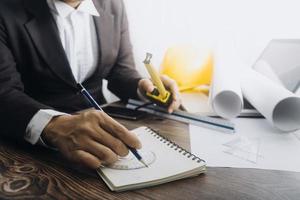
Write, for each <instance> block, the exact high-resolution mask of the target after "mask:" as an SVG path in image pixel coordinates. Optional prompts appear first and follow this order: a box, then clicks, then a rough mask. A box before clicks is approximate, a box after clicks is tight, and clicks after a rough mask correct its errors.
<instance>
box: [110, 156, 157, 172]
mask: <svg viewBox="0 0 300 200" xmlns="http://www.w3.org/2000/svg"><path fill="white" fill-rule="evenodd" d="M139 154H140V155H141V156H142V158H143V159H144V161H145V163H146V164H147V165H148V166H151V165H152V164H153V163H154V162H155V160H156V155H155V153H154V152H152V151H148V152H147V151H139ZM108 167H109V168H111V169H118V170H134V169H141V168H145V167H146V166H144V165H143V164H142V163H141V162H140V161H138V160H137V158H136V157H135V156H134V155H133V154H132V153H129V155H128V156H126V157H120V158H119V160H118V161H117V162H115V163H114V164H112V165H110V166H108Z"/></svg>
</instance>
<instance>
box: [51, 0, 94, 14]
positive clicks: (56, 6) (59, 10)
mask: <svg viewBox="0 0 300 200" xmlns="http://www.w3.org/2000/svg"><path fill="white" fill-rule="evenodd" d="M47 3H48V5H49V7H50V9H51V10H53V11H54V12H55V13H56V14H58V15H60V16H62V17H64V18H65V17H67V16H69V15H70V14H71V13H72V12H73V11H75V10H77V11H80V12H83V13H86V14H89V15H93V16H97V17H99V16H100V14H99V12H98V11H97V9H96V7H95V5H94V3H93V1H92V0H82V2H81V4H80V5H79V6H78V8H77V9H74V8H73V7H71V6H69V5H68V4H66V3H65V2H63V1H59V0H47Z"/></svg>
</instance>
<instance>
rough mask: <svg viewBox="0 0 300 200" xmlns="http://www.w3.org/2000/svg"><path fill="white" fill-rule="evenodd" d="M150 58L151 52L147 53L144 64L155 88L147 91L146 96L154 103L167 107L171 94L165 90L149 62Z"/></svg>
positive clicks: (170, 101) (170, 100)
mask: <svg viewBox="0 0 300 200" xmlns="http://www.w3.org/2000/svg"><path fill="white" fill-rule="evenodd" d="M151 59H152V54H151V53H147V55H146V59H145V61H144V64H145V66H146V68H147V71H148V73H149V74H150V76H151V79H152V81H153V84H154V85H155V87H156V88H155V89H154V90H153V91H152V92H151V93H149V92H147V93H146V96H147V98H148V99H149V100H151V101H153V102H154V103H156V104H158V105H160V106H164V107H168V106H169V105H170V104H171V103H172V94H171V93H170V92H169V91H167V90H166V88H165V86H164V84H163V83H162V81H161V79H160V77H159V74H158V72H157V71H156V70H155V69H154V67H153V65H152V64H151Z"/></svg>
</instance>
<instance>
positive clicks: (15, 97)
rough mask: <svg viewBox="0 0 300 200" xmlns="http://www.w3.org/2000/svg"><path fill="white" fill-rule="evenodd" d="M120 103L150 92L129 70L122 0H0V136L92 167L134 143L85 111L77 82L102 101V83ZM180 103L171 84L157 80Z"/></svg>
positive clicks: (175, 103)
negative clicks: (17, 140) (45, 149)
mask: <svg viewBox="0 0 300 200" xmlns="http://www.w3.org/2000/svg"><path fill="white" fill-rule="evenodd" d="M103 79H106V80H108V89H109V90H110V91H112V92H113V93H114V94H116V95H117V96H118V97H120V98H121V99H123V100H126V99H128V98H138V94H137V93H138V91H140V92H141V93H143V92H146V91H147V92H151V91H152V90H153V89H154V86H153V84H152V82H151V81H150V80H148V79H143V78H142V77H141V76H140V75H139V73H138V72H137V71H136V70H135V67H134V61H133V55H132V47H131V43H130V39H129V31H128V24H127V17H126V12H125V8H124V5H123V2H122V1H121V0H1V1H0V113H1V115H0V124H1V126H0V127H1V134H2V135H5V136H8V137H12V138H15V139H25V140H26V141H27V142H30V143H32V144H41V145H45V146H50V147H54V148H56V149H58V150H59V151H60V152H61V153H62V154H63V155H64V156H66V157H67V158H68V159H69V160H71V161H74V162H78V163H80V164H84V165H86V166H88V167H90V168H97V167H99V166H100V165H102V164H110V163H113V162H115V161H116V160H117V156H118V155H119V156H124V155H126V154H127V153H128V149H127V147H126V145H128V146H130V147H133V148H141V144H140V141H139V140H138V139H137V138H136V137H135V136H134V135H133V134H132V133H131V132H129V131H128V130H127V129H126V128H125V127H124V126H122V125H120V124H119V123H117V122H116V121H115V120H113V119H112V118H110V117H109V116H107V115H106V114H105V113H102V112H97V111H93V110H92V111H85V112H78V113H76V112H77V111H80V110H83V109H86V108H88V107H89V105H87V104H86V102H85V100H84V98H83V97H82V96H81V94H80V93H79V92H78V89H77V86H76V84H77V83H78V82H80V83H82V84H83V85H84V86H85V87H86V88H87V90H88V91H89V92H90V93H91V94H92V96H93V97H94V98H95V99H96V100H97V101H98V102H99V103H105V99H104V96H103V94H102V80H103ZM162 80H163V82H164V84H165V85H166V87H167V88H168V89H170V90H171V92H172V94H173V98H174V100H173V103H172V105H171V106H170V107H169V111H170V112H172V111H173V110H174V109H177V108H178V107H179V105H180V98H179V96H178V89H177V86H176V84H175V82H174V81H173V80H171V79H169V78H168V77H165V76H164V77H162Z"/></svg>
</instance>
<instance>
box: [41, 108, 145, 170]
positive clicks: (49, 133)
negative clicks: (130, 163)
mask: <svg viewBox="0 0 300 200" xmlns="http://www.w3.org/2000/svg"><path fill="white" fill-rule="evenodd" d="M42 134H43V135H42V136H43V139H44V140H46V141H45V142H46V143H48V144H49V145H51V146H53V147H55V148H58V149H59V151H60V152H61V153H62V154H63V155H64V156H65V157H66V158H68V159H69V160H70V161H73V162H77V163H79V164H83V165H84V166H86V167H89V168H92V169H97V168H99V167H100V166H101V165H108V164H112V163H114V162H115V161H117V159H118V156H126V155H127V154H128V148H127V147H126V145H128V146H130V147H132V148H137V149H140V148H141V143H140V141H139V140H138V138H137V137H136V136H135V135H134V134H133V133H131V132H130V131H128V130H127V129H126V128H125V127H124V126H122V125H121V124H119V123H118V122H116V121H115V120H114V119H112V118H111V117H109V116H108V115H107V114H105V113H104V112H100V111H96V110H90V111H86V112H83V113H79V114H78V115H63V116H59V117H55V118H53V119H52V120H51V121H50V123H49V124H48V125H47V126H46V128H45V129H44V131H43V133H42Z"/></svg>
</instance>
